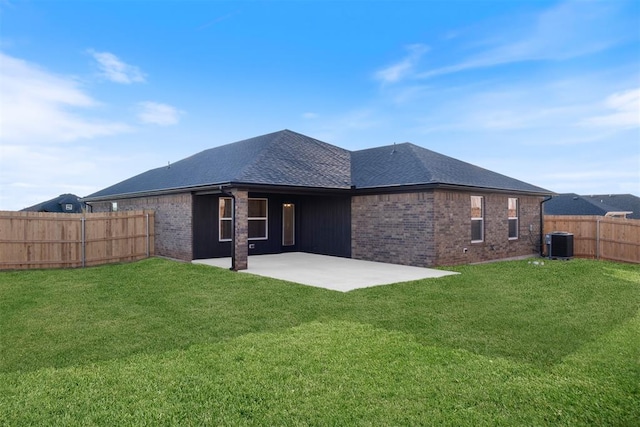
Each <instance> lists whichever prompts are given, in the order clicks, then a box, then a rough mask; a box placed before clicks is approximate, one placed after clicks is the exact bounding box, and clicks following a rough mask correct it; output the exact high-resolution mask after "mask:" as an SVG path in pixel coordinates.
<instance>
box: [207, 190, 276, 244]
mask: <svg viewBox="0 0 640 427" xmlns="http://www.w3.org/2000/svg"><path fill="white" fill-rule="evenodd" d="M218 200H219V205H218V223H219V235H218V240H219V241H221V242H228V241H230V240H232V239H233V199H232V198H231V197H220V199H218ZM248 209H249V212H248V218H247V219H248V224H247V226H248V237H249V240H265V239H267V199H249V206H248Z"/></svg>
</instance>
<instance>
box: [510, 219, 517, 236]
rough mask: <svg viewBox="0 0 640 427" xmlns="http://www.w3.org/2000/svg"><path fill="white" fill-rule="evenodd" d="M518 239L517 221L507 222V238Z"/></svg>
mask: <svg viewBox="0 0 640 427" xmlns="http://www.w3.org/2000/svg"><path fill="white" fill-rule="evenodd" d="M517 237H518V219H517V218H515V219H510V220H509V238H510V239H515V238H517Z"/></svg>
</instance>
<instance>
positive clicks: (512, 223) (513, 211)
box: [508, 197, 518, 240]
mask: <svg viewBox="0 0 640 427" xmlns="http://www.w3.org/2000/svg"><path fill="white" fill-rule="evenodd" d="M508 215H509V239H511V240H515V239H517V238H518V199H516V198H515V197H509V214H508Z"/></svg>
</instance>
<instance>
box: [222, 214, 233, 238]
mask: <svg viewBox="0 0 640 427" xmlns="http://www.w3.org/2000/svg"><path fill="white" fill-rule="evenodd" d="M232 224H233V222H232V221H230V220H227V219H223V220H221V221H220V240H231V232H232V230H231V226H232Z"/></svg>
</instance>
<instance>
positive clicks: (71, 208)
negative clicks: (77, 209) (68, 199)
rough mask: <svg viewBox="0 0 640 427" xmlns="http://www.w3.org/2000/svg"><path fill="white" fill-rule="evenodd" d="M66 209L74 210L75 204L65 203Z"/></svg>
mask: <svg viewBox="0 0 640 427" xmlns="http://www.w3.org/2000/svg"><path fill="white" fill-rule="evenodd" d="M64 210H65V211H72V210H73V204H71V203H65V205H64Z"/></svg>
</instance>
